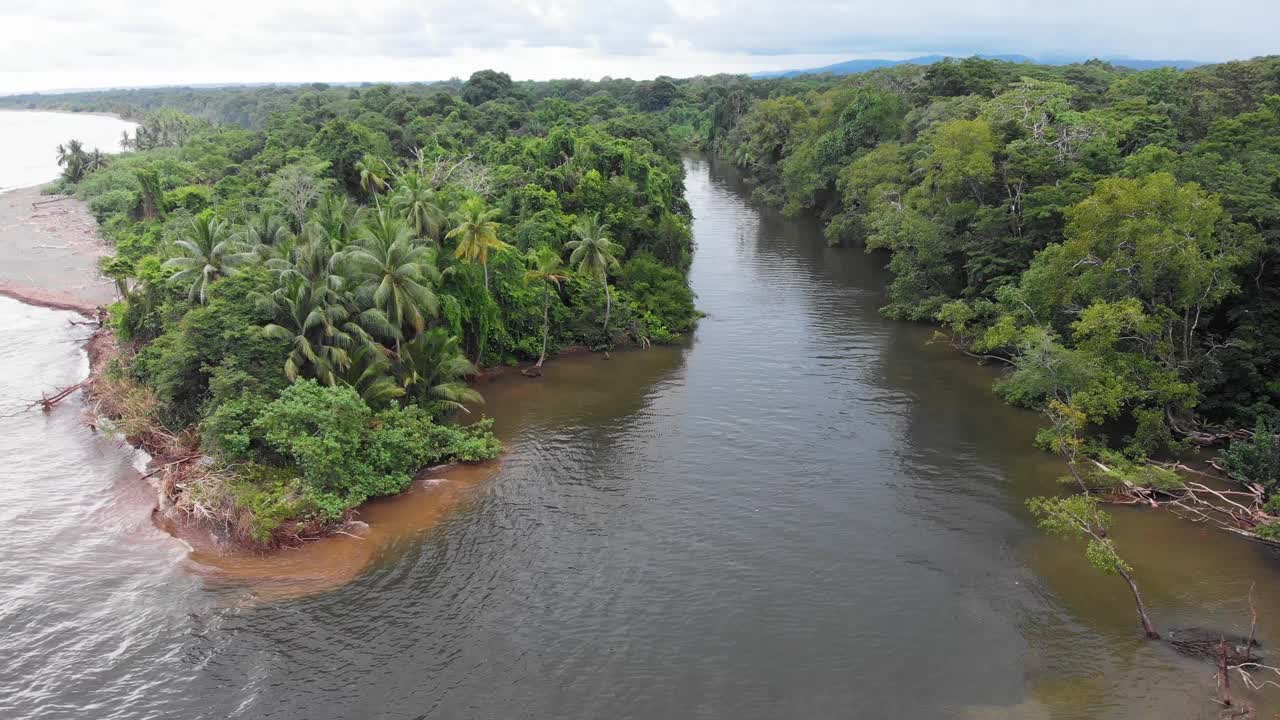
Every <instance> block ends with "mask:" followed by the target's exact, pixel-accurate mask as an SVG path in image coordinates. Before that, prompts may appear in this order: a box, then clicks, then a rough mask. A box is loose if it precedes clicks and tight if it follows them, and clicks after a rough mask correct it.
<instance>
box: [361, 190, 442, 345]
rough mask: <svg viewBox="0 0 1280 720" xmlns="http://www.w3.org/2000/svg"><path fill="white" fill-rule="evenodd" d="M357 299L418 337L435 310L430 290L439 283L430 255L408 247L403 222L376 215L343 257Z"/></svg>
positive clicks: (428, 251) (385, 214)
mask: <svg viewBox="0 0 1280 720" xmlns="http://www.w3.org/2000/svg"><path fill="white" fill-rule="evenodd" d="M348 261H349V263H350V266H351V269H352V272H353V274H354V276H355V278H356V280H357V282H358V283H359V288H360V295H361V297H362V298H363V299H364V300H365V301H367V302H369V303H371V304H372V305H373V306H374V307H377V308H378V309H380V310H382V312H383V314H384V315H386V317H387V320H388V321H389V322H391V324H393V325H395V326H396V327H397V328H400V329H405V328H412V330H413V331H414V332H415V333H421V332H422V331H423V330H424V329H425V328H426V326H427V319H428V317H435V316H436V315H437V314H438V313H439V312H440V303H439V301H438V300H437V299H436V294H435V292H434V291H433V290H432V286H433V285H435V284H437V283H439V282H440V272H439V270H438V269H437V268H436V263H435V252H434V251H433V250H432V249H431V248H428V247H424V246H421V245H414V244H413V242H412V240H411V239H410V233H409V228H408V227H407V226H406V225H405V223H404V221H402V220H400V219H399V218H397V217H394V216H391V215H390V214H389V213H388V212H387V211H385V210H383V211H380V212H378V213H377V214H376V215H375V216H374V217H373V219H372V221H371V222H370V223H369V225H368V226H367V227H366V228H365V230H364V237H363V239H362V242H361V244H360V246H358V247H356V248H354V249H352V250H350V251H349V253H348Z"/></svg>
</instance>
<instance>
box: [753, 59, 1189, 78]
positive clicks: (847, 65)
mask: <svg viewBox="0 0 1280 720" xmlns="http://www.w3.org/2000/svg"><path fill="white" fill-rule="evenodd" d="M947 57H948V56H946V55H921V56H920V57H913V58H908V59H906V60H882V59H878V58H867V59H862V60H847V61H845V62H842V63H836V64H835V65H827V66H825V67H819V68H807V69H804V70H776V71H773V72H761V73H755V74H754V75H752V76H751V77H753V78H789V77H796V76H798V75H852V74H854V73H861V72H867V71H868V70H875V69H876V68H882V67H893V66H894V65H932V64H934V63H936V62H941V61H943V60H945V59H946V58H947ZM978 57H981V58H985V59H987V60H1003V61H1005V62H1013V63H1043V64H1045V65H1071V64H1072V63H1081V62H1084V61H1086V60H1089V59H1090V58H1088V57H1085V56H1083V55H1081V56H1079V57H1072V56H1066V55H1055V56H1051V57H1044V58H1039V59H1037V58H1033V57H1028V56H1026V55H979V56H978ZM1101 59H1102V60H1105V61H1107V62H1109V63H1111V64H1112V65H1119V66H1121V67H1127V68H1133V69H1134V70H1151V69H1154V68H1162V67H1171V68H1177V69H1179V70H1188V69H1190V68H1193V67H1198V66H1200V65H1204V64H1206V63H1203V62H1200V61H1198V60H1139V59H1135V58H1127V57H1104V58H1101Z"/></svg>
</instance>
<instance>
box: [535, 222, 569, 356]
mask: <svg viewBox="0 0 1280 720" xmlns="http://www.w3.org/2000/svg"><path fill="white" fill-rule="evenodd" d="M526 260H527V261H528V263H529V265H530V267H529V269H528V270H526V271H525V273H524V279H525V282H528V283H537V284H538V285H541V286H542V352H540V353H539V354H538V363H537V364H536V365H534V367H539V368H540V367H542V363H543V362H544V361H545V360H546V359H547V338H548V336H549V334H550V332H551V317H550V314H549V313H550V311H551V288H552V287H555V288H556V289H557V290H559V288H560V283H562V282H564V281H565V280H568V279H569V278H568V276H566V275H565V274H564V265H563V264H562V263H561V262H560V256H559V255H558V254H557V253H556V251H555V250H552V249H551V248H549V247H546V246H541V247H538V248H536V249H533V250H530V251H529V253H528V255H527V256H526Z"/></svg>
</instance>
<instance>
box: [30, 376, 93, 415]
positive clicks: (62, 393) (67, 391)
mask: <svg viewBox="0 0 1280 720" xmlns="http://www.w3.org/2000/svg"><path fill="white" fill-rule="evenodd" d="M84 385H85V384H84V383H83V382H78V383H76V384H75V385H70V386H68V387H65V388H62V389H61V390H59V391H58V392H56V393H54V394H53V395H42V396H41V397H40V399H39V400H35V401H33V402H32V403H31V404H30V405H28V406H27V409H28V410H30V409H31V408H34V407H37V406H38V407H39V408H40V409H41V410H42V411H43V412H49V411H50V410H52V409H53V406H54V405H57V404H58V403H59V402H61V401H62V400H65V399H66V398H67V397H68V396H70V395H71V393H74V392H75V391H77V390H79V389H80V388H82V387H84Z"/></svg>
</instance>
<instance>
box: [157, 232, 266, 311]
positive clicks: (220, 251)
mask: <svg viewBox="0 0 1280 720" xmlns="http://www.w3.org/2000/svg"><path fill="white" fill-rule="evenodd" d="M174 248H175V249H176V250H177V251H178V252H179V253H181V254H180V255H178V256H176V257H171V258H169V259H168V260H166V261H165V263H164V266H165V268H166V269H169V270H172V271H173V274H172V275H170V276H169V280H170V281H172V282H179V283H185V284H187V287H188V291H187V296H188V297H189V298H190V299H191V301H192V302H199V303H201V304H203V303H204V302H205V300H206V296H207V293H208V290H209V285H210V284H211V283H212V282H213V281H214V280H217V279H218V278H220V277H222V276H224V275H226V274H227V273H229V272H231V271H232V269H233V268H235V267H236V266H237V265H239V264H240V263H242V262H244V261H246V260H247V259H248V257H247V256H246V255H245V254H244V253H243V252H242V246H241V245H240V243H239V242H238V241H237V240H236V239H235V237H234V236H233V235H232V234H231V233H230V232H229V231H228V229H227V223H226V222H224V221H222V220H218V219H217V218H214V217H213V216H211V215H200V216H197V217H195V218H194V219H192V221H191V227H190V228H188V230H187V232H186V233H185V234H184V235H183V236H182V237H181V238H180V239H179V240H178V241H177V242H175V243H174Z"/></svg>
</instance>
